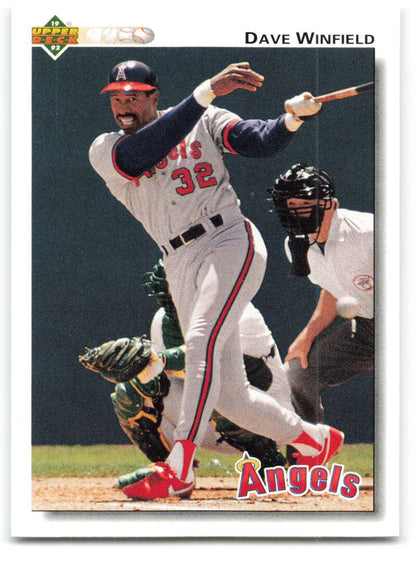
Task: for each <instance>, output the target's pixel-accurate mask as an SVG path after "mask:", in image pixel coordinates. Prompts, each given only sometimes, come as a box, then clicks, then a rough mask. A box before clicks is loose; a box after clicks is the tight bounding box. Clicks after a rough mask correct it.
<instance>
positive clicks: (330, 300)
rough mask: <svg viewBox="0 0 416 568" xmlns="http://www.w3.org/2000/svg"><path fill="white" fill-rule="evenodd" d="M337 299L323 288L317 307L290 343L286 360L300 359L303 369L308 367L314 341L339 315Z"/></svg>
mask: <svg viewBox="0 0 416 568" xmlns="http://www.w3.org/2000/svg"><path fill="white" fill-rule="evenodd" d="M336 303H337V299H336V298H335V297H334V296H333V295H332V294H331V293H330V292H328V291H327V290H324V289H322V290H321V293H320V295H319V300H318V303H317V305H316V308H315V310H314V312H313V314H312V316H311V318H310V320H309V321H308V323H307V324H306V326H305V327H304V328H303V330H302V331H301V332H300V334H299V335H298V336H297V337H296V339H295V341H294V342H293V343H292V344H291V345H290V347H289V349H288V353H287V355H286V357H285V362H286V361H290V360H291V359H299V360H300V364H301V367H302V369H307V368H308V353H309V351H310V350H311V347H312V343H313V341H314V339H315V338H316V337H318V335H319V334H320V333H322V332H323V331H324V330H325V329H326V328H327V327H328V326H329V325H330V324H331V323H332V322H333V321H334V320H335V318H336V317H337V310H336Z"/></svg>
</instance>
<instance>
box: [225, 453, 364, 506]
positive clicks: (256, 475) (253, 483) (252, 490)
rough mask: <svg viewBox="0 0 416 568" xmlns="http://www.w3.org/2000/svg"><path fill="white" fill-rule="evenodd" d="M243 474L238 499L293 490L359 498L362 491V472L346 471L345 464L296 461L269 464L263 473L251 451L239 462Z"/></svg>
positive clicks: (239, 483)
mask: <svg viewBox="0 0 416 568" xmlns="http://www.w3.org/2000/svg"><path fill="white" fill-rule="evenodd" d="M235 470H236V471H237V473H238V474H239V481H238V488H237V499H249V498H250V497H264V496H278V495H281V494H283V493H289V494H290V495H294V496H298V497H300V496H302V495H306V494H307V493H308V492H309V491H311V492H312V493H315V494H318V495H319V494H324V493H328V494H331V495H338V496H339V497H342V498H343V499H349V500H351V499H355V498H356V497H357V496H358V494H359V489H360V484H361V476H360V475H359V474H358V473H355V472H347V473H344V466H343V465H339V464H333V466H332V468H331V470H329V469H328V468H327V467H323V466H315V467H313V468H310V469H309V468H308V467H306V466H304V465H299V466H296V465H293V466H290V467H289V468H288V469H285V468H284V467H282V466H276V467H267V468H265V470H264V473H263V474H260V470H261V462H260V460H258V459H257V458H255V457H251V456H250V455H249V454H248V453H247V452H244V456H243V458H242V459H241V460H239V461H238V462H237V463H236V464H235Z"/></svg>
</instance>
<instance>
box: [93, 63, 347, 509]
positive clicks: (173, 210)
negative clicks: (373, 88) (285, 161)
mask: <svg viewBox="0 0 416 568" xmlns="http://www.w3.org/2000/svg"><path fill="white" fill-rule="evenodd" d="M263 80H264V78H263V77H262V76H261V75H260V74H259V73H257V72H255V71H254V70H252V69H251V68H250V65H249V63H247V62H242V63H236V64H231V65H229V66H228V67H226V68H225V69H224V70H222V71H220V72H219V73H218V74H217V75H215V76H214V77H212V78H211V79H207V80H206V81H204V82H203V83H202V84H200V85H198V86H197V87H196V88H195V89H194V91H193V92H192V94H190V95H189V96H188V97H186V98H185V99H184V100H183V101H182V102H180V103H179V104H178V105H176V106H174V107H172V108H170V109H168V110H166V111H159V110H158V108H157V107H158V100H159V87H158V79H157V77H156V75H155V73H154V71H153V70H152V69H151V68H150V67H149V66H148V65H146V64H144V63H142V62H138V61H133V62H131V61H129V62H122V63H119V64H117V65H116V66H115V67H114V68H113V70H112V71H111V73H110V78H109V83H108V84H107V85H106V87H105V88H104V89H103V91H104V92H106V93H109V95H110V101H111V108H112V111H113V115H114V118H115V120H116V122H117V124H118V125H119V126H120V128H121V131H119V132H111V133H105V134H102V135H101V136H99V137H98V138H97V139H96V140H95V141H94V142H93V144H92V146H91V148H90V161H91V164H92V166H93V168H94V169H95V170H96V171H97V173H98V174H99V175H100V176H101V177H102V178H103V179H104V181H105V183H106V184H107V187H108V188H109V190H110V191H111V193H112V194H113V195H114V196H115V197H116V198H117V199H118V200H120V201H121V202H122V203H123V204H124V205H125V206H126V208H127V209H128V210H129V211H130V213H131V214H132V215H133V216H134V217H135V218H136V219H137V220H138V221H139V222H141V223H142V224H143V227H144V228H145V230H146V231H147V232H148V233H149V234H150V236H151V237H152V238H153V239H154V240H155V242H156V243H157V244H158V246H159V248H160V250H161V251H162V253H163V261H164V266H165V270H166V274H167V279H168V281H169V286H170V290H171V293H172V297H173V301H174V304H175V306H176V309H177V311H178V316H179V321H180V326H181V329H182V333H183V335H184V339H185V344H186V373H187V381H186V382H185V383H184V392H183V399H182V405H181V412H180V417H179V421H178V424H177V427H176V430H175V443H174V445H173V448H172V451H171V452H170V454H169V456H168V458H167V460H166V462H163V465H161V466H160V467H159V468H158V471H156V472H155V473H154V474H152V475H150V476H148V477H147V478H146V479H144V480H142V481H140V482H138V483H137V484H136V493H135V497H136V498H137V499H148V500H151V499H156V498H164V497H168V496H175V495H177V496H184V495H187V496H188V495H189V494H190V493H191V492H192V490H193V487H194V482H195V475H194V471H193V467H192V464H193V459H194V454H195V451H196V448H197V447H198V446H199V445H200V444H201V443H202V440H203V439H204V436H205V432H206V428H207V425H208V423H209V420H210V418H211V415H212V412H213V410H214V408H216V409H217V410H218V412H220V413H221V414H223V415H224V416H227V418H229V419H230V420H231V421H233V422H235V423H236V424H238V425H239V426H241V427H243V428H245V429H247V430H250V431H253V432H255V433H257V434H260V435H263V436H266V437H268V438H271V439H272V440H275V441H276V442H277V443H278V444H279V445H283V444H286V443H291V445H293V446H294V447H296V448H297V449H298V450H299V454H300V456H299V458H298V462H299V463H300V461H302V460H303V462H304V463H306V462H307V463H308V464H309V465H314V464H319V463H325V462H326V461H327V459H328V456H329V455H331V456H332V455H334V453H336V452H337V451H338V449H339V448H340V446H341V445H342V440H343V434H342V433H340V432H338V431H337V430H335V429H332V428H330V427H329V426H326V425H325V426H324V425H312V424H307V423H304V422H302V421H301V420H300V418H299V417H297V416H296V415H295V414H292V413H289V412H288V411H286V410H285V409H283V408H282V407H280V406H279V405H278V404H277V403H276V401H274V400H273V399H272V397H270V396H268V395H267V393H264V392H261V391H258V390H254V389H253V388H252V387H250V385H249V383H248V381H247V377H246V373H245V368H244V363H243V354H242V350H241V344H240V338H239V333H238V325H237V324H238V321H239V320H240V318H241V315H242V313H243V311H244V309H245V307H246V306H247V304H248V303H249V302H250V301H251V299H252V298H253V297H254V295H255V294H256V293H257V291H258V289H259V287H260V285H261V282H262V280H263V276H264V272H265V267H266V256H267V253H266V248H265V245H264V243H263V240H262V238H261V235H260V234H259V232H258V230H257V229H256V227H254V225H253V224H252V223H251V222H250V221H249V220H248V219H246V218H244V216H243V215H242V213H241V210H240V207H239V201H238V199H237V196H236V193H235V191H234V189H233V187H232V186H231V183H230V180H229V175H228V172H227V170H226V168H225V165H224V161H223V159H222V154H223V153H225V152H231V153H234V154H241V155H243V156H250V157H266V156H273V155H275V154H276V153H277V152H278V151H280V150H281V149H282V148H283V147H285V146H286V145H287V144H288V142H289V141H290V139H291V138H292V137H293V135H294V132H295V131H296V130H298V129H299V128H300V127H301V126H302V124H303V118H309V117H311V116H312V115H315V114H317V113H318V112H319V111H320V109H321V104H318V103H316V102H315V101H314V99H313V97H312V95H311V94H310V93H303V94H302V95H299V96H297V97H294V99H293V101H292V105H291V108H292V113H291V114H290V113H285V114H282V115H281V116H279V117H278V118H277V119H274V120H266V121H263V120H242V119H241V118H240V117H239V116H237V115H235V114H233V113H231V112H229V111H227V110H225V109H221V108H218V107H216V106H214V105H212V102H213V100H214V99H215V98H216V97H218V96H225V95H228V94H229V93H231V92H233V91H235V90H236V89H245V90H248V91H252V92H255V91H256V90H257V89H258V88H260V87H261V86H262V83H263ZM156 370H157V369H156V368H155V369H153V373H154V376H155V375H157V374H158V373H157V372H156Z"/></svg>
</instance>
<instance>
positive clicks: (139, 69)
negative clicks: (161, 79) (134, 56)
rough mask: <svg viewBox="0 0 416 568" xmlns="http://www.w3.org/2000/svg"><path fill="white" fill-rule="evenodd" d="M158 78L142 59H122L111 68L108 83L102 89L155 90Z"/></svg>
mask: <svg viewBox="0 0 416 568" xmlns="http://www.w3.org/2000/svg"><path fill="white" fill-rule="evenodd" d="M158 88H159V83H158V79H157V77H156V74H155V72H154V71H153V69H152V68H151V67H149V66H148V65H146V63H143V62H141V61H133V60H132V61H122V62H121V63H118V64H117V65H116V66H115V67H113V69H112V70H111V73H110V76H109V78H108V85H107V86H106V87H104V89H103V90H102V91H101V92H102V93H105V92H107V91H126V92H128V91H154V90H155V89H158Z"/></svg>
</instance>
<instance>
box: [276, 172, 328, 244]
mask: <svg viewBox="0 0 416 568" xmlns="http://www.w3.org/2000/svg"><path fill="white" fill-rule="evenodd" d="M270 193H271V195H272V199H273V203H274V207H275V210H276V213H277V215H278V217H279V219H280V222H281V224H282V225H283V227H284V228H285V229H286V231H287V232H288V233H289V234H292V235H308V234H311V233H319V230H320V228H321V224H322V219H323V216H324V212H325V211H326V210H327V209H329V208H330V207H331V203H332V199H333V197H334V195H335V186H334V182H333V180H332V179H331V177H330V176H329V174H327V173H326V172H325V171H323V170H320V169H317V168H314V167H313V166H307V165H306V164H295V165H294V166H292V167H291V168H290V169H289V170H288V171H287V172H286V173H285V174H283V175H281V176H280V177H279V178H277V179H276V181H275V183H274V187H273V189H271V190H270ZM293 198H295V199H302V200H303V201H306V202H307V201H316V200H317V202H316V203H311V204H310V205H309V204H307V203H305V204H302V205H301V206H297V207H294V206H292V205H289V203H288V200H289V199H293Z"/></svg>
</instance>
